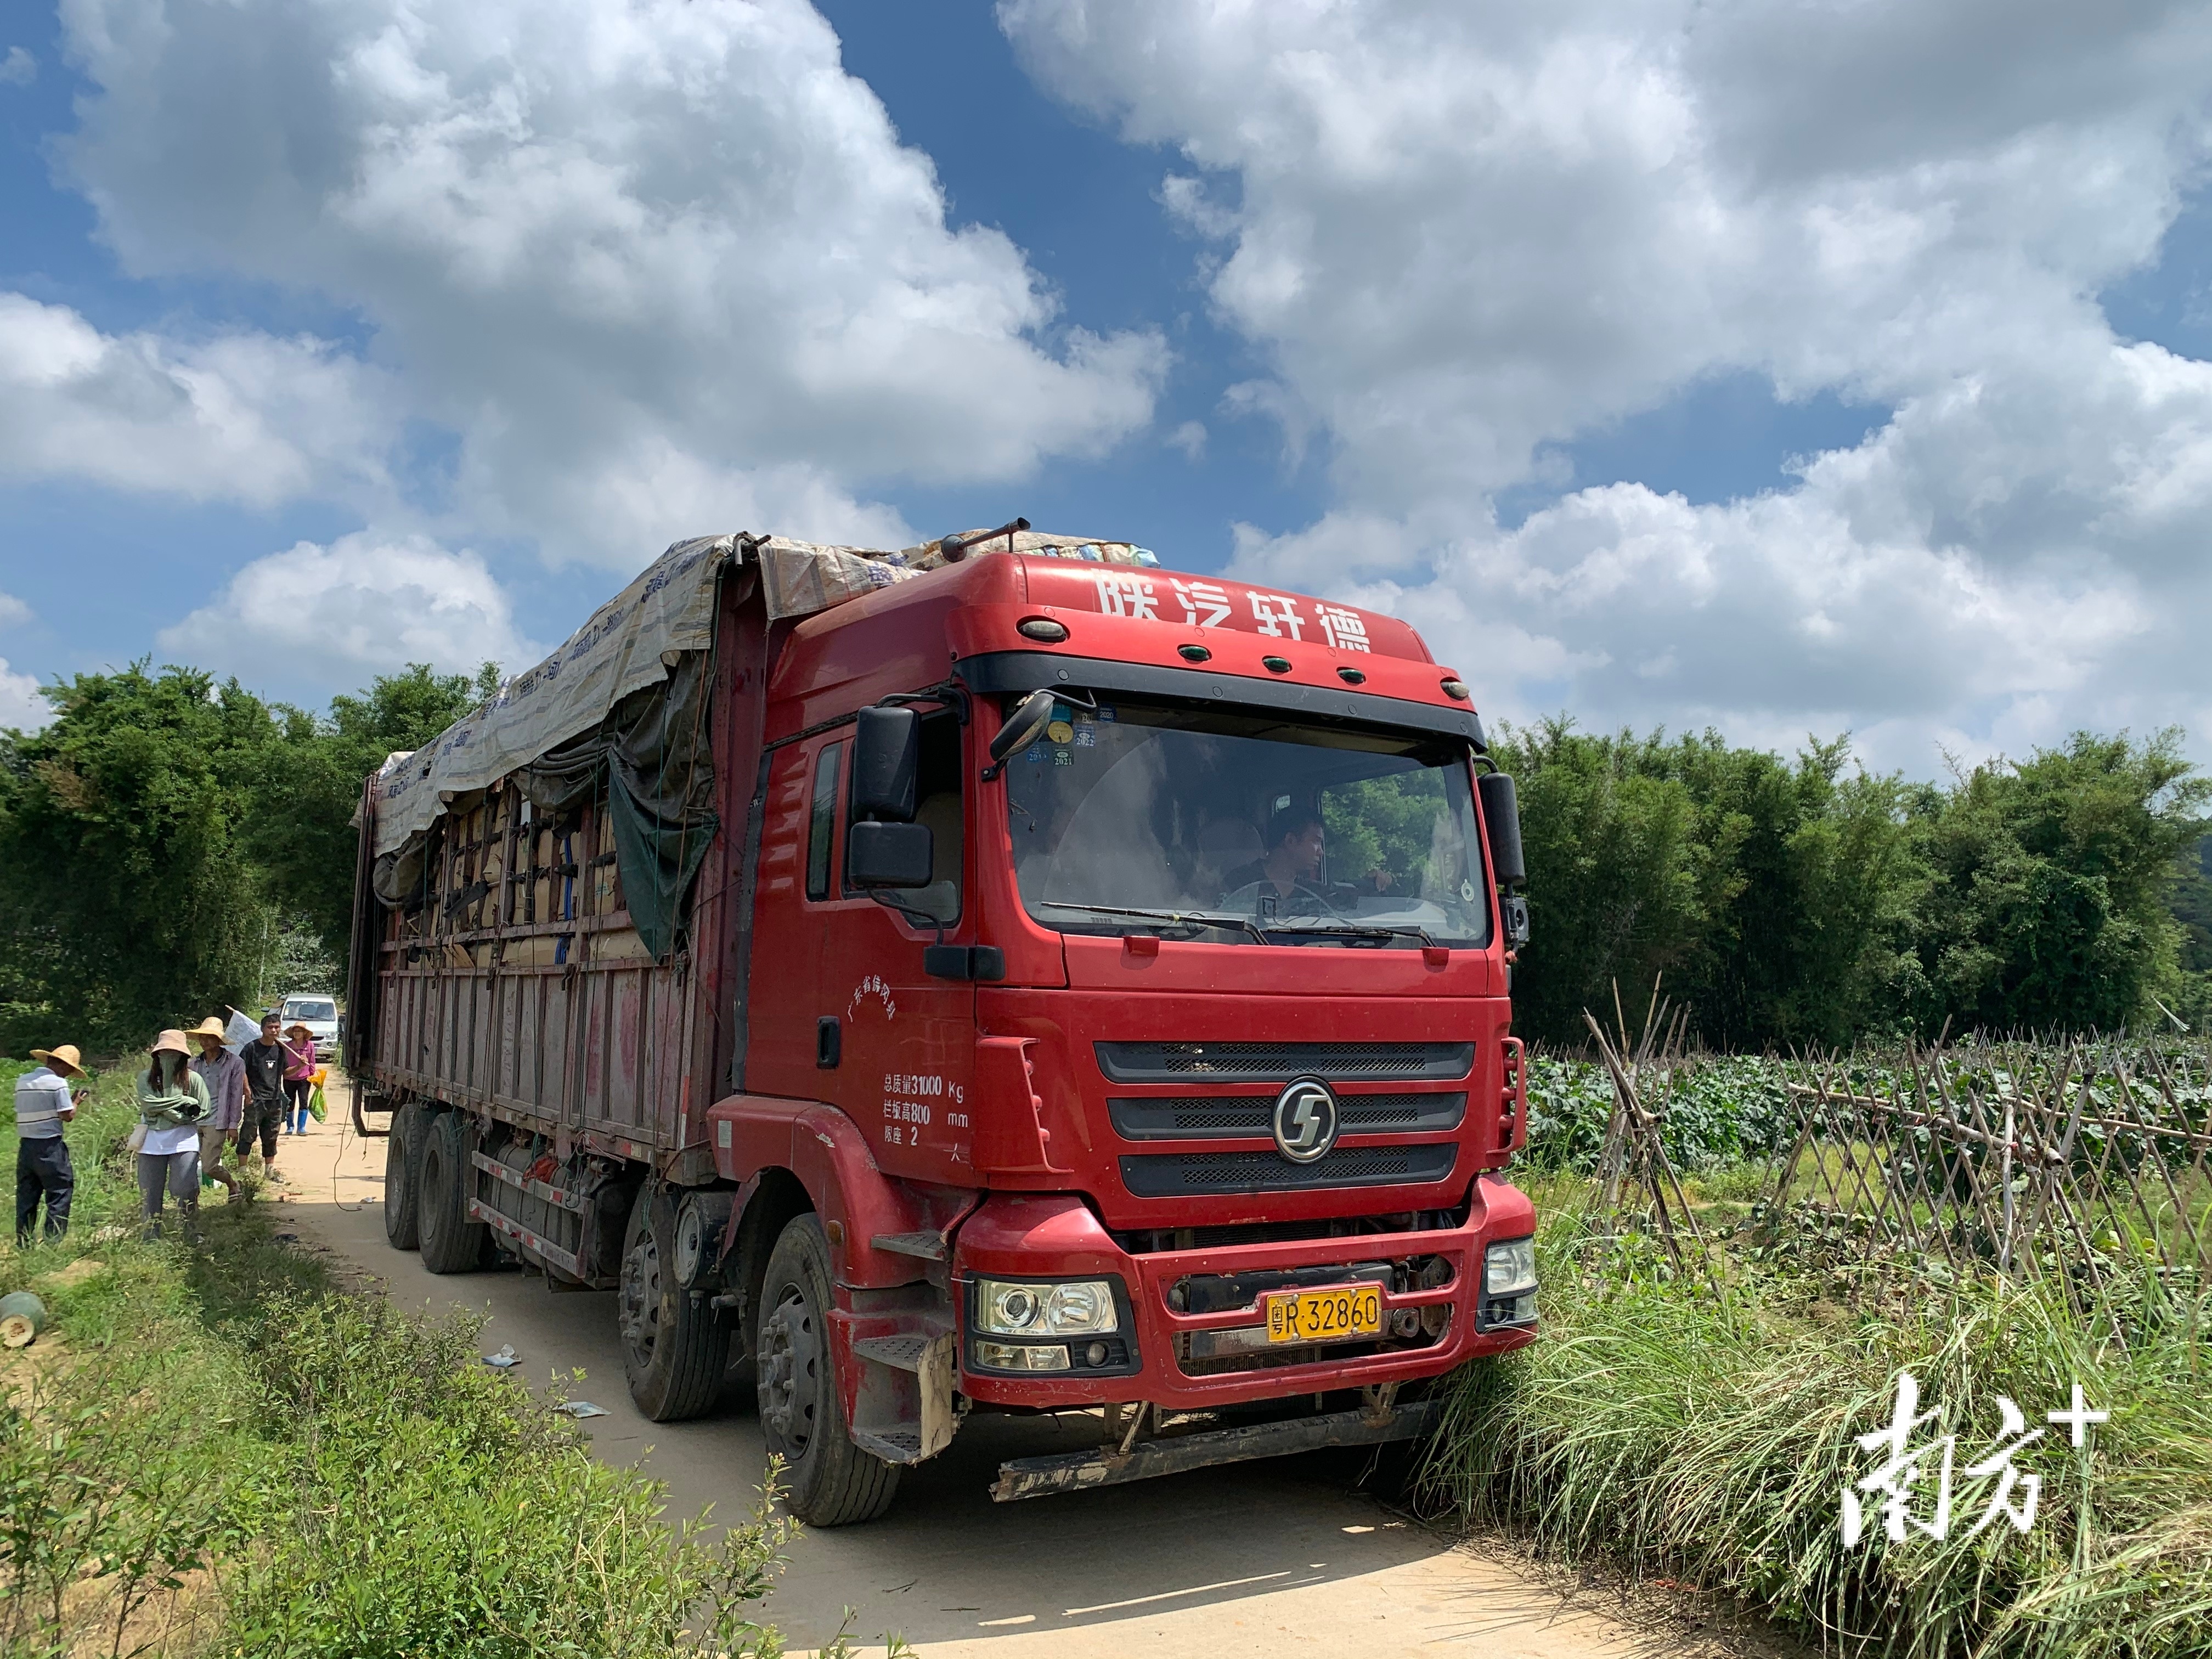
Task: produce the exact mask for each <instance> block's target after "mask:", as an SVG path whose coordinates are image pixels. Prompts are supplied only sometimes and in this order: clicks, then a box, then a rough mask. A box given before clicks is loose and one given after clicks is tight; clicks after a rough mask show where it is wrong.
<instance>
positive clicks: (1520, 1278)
mask: <svg viewBox="0 0 2212 1659" xmlns="http://www.w3.org/2000/svg"><path fill="white" fill-rule="evenodd" d="M1535 1288H1536V1241H1535V1240H1534V1239H1533V1238H1509V1239H1505V1240H1503V1241H1501V1242H1500V1243H1496V1244H1492V1246H1490V1247H1489V1249H1486V1250H1485V1251H1484V1252H1483V1253H1482V1293H1483V1294H1484V1295H1485V1296H1510V1295H1511V1294H1513V1292H1514V1291H1533V1290H1534V1289H1535Z"/></svg>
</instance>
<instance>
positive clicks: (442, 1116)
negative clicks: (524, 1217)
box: [416, 1112, 491, 1273]
mask: <svg viewBox="0 0 2212 1659" xmlns="http://www.w3.org/2000/svg"><path fill="white" fill-rule="evenodd" d="M416 1167H417V1168H418V1169H419V1170H421V1175H420V1176H419V1177H418V1179H417V1180H416V1191H417V1192H418V1193H419V1194H421V1199H420V1210H419V1212H418V1216H419V1219H418V1221H417V1224H416V1225H417V1226H418V1228H419V1230H420V1231H421V1234H422V1265H423V1266H424V1267H428V1269H429V1270H430V1271H431V1272H432V1273H467V1272H468V1271H469V1270H470V1269H471V1268H472V1267H477V1266H480V1265H481V1264H482V1262H483V1258H484V1252H485V1247H486V1244H487V1243H488V1242H489V1233H490V1231H491V1230H490V1229H489V1228H488V1227H486V1226H485V1225H484V1224H483V1222H481V1221H471V1220H470V1219H469V1188H471V1187H473V1186H474V1185H475V1184H476V1183H475V1182H473V1181H471V1180H470V1179H469V1153H468V1131H467V1126H466V1125H465V1123H464V1122H463V1121H462V1119H461V1115H460V1114H459V1112H441V1113H439V1114H438V1115H436V1116H435V1117H434V1118H432V1119H431V1120H430V1121H429V1122H428V1124H427V1125H426V1126H425V1129H424V1133H423V1135H422V1152H421V1153H420V1154H419V1156H418V1158H417V1160H416Z"/></svg>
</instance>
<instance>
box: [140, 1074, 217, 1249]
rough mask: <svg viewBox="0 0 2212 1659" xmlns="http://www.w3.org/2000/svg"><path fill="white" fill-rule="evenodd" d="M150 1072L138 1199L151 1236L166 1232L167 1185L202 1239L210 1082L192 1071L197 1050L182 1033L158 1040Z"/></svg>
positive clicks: (143, 1086) (143, 1085)
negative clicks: (204, 1123)
mask: <svg viewBox="0 0 2212 1659" xmlns="http://www.w3.org/2000/svg"><path fill="white" fill-rule="evenodd" d="M207 1115H208V1091H207V1085H206V1083H205V1082H204V1081H203V1080H202V1079H201V1078H200V1076H199V1074H198V1073H196V1072H194V1071H192V1070H191V1049H190V1048H188V1047H187V1046H186V1045H185V1034H184V1033H183V1032H182V1031H164V1032H162V1033H161V1036H157V1037H155V1039H154V1049H153V1053H152V1054H151V1055H149V1065H148V1066H147V1067H146V1073H145V1075H144V1076H143V1077H141V1078H140V1079H138V1125H139V1128H140V1131H141V1133H142V1134H143V1139H141V1140H140V1142H139V1144H138V1197H139V1200H140V1207H141V1208H142V1210H143V1212H144V1214H145V1218H146V1237H149V1238H159V1237H161V1201H162V1197H163V1192H164V1189H165V1188H166V1189H167V1195H168V1196H169V1197H172V1198H174V1199H175V1200H177V1208H178V1210H179V1212H181V1213H182V1214H183V1216H184V1220H185V1232H186V1233H187V1234H189V1235H191V1236H194V1237H197V1234H198V1232H199V1220H200V1121H201V1120H202V1119H203V1118H204V1117H206V1116H207Z"/></svg>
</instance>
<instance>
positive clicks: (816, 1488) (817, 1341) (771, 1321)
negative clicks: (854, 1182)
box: [757, 1215, 899, 1527]
mask: <svg viewBox="0 0 2212 1659" xmlns="http://www.w3.org/2000/svg"><path fill="white" fill-rule="evenodd" d="M834 1305H835V1304H834V1303H833V1302H832V1301H831V1299H830V1292H829V1243H828V1242H827V1241H826V1240H825V1239H823V1236H822V1224H821V1222H820V1221H818V1220H817V1219H816V1218H814V1217H813V1216H811V1215H802V1216H797V1217H794V1218H793V1219H792V1220H791V1222H790V1223H789V1224H788V1225H786V1226H785V1228H784V1230H783V1232H782V1235H781V1237H778V1238H777V1240H776V1241H775V1249H773V1250H771V1251H769V1258H768V1273H767V1274H766V1276H765V1277H764V1278H763V1279H762V1281H761V1293H760V1298H759V1306H760V1346H759V1349H758V1351H757V1367H758V1370H757V1376H758V1382H757V1389H758V1392H759V1395H760V1418H761V1437H762V1438H763V1440H764V1441H766V1442H767V1443H768V1449H769V1452H770V1453H771V1454H772V1455H775V1456H778V1457H781V1458H782V1459H783V1477H784V1481H785V1492H784V1502H785V1503H786V1504H788V1505H789V1506H790V1509H791V1512H792V1513H793V1515H795V1516H798V1517H799V1519H800V1520H802V1521H804V1522H806V1523H807V1524H808V1525H809V1526H814V1527H843V1526H849V1525H851V1524H852V1523H853V1522H856V1521H872V1520H874V1519H875V1518H876V1517H877V1516H879V1515H881V1514H883V1513H884V1510H888V1509H889V1508H890V1506H891V1499H892V1498H895V1497H896V1496H897V1495H898V1480H899V1470H898V1465H896V1463H886V1462H884V1460H883V1459H882V1458H880V1457H878V1456H877V1455H875V1454H874V1453H872V1452H868V1451H864V1450H862V1449H860V1447H858V1446H856V1445H854V1443H853V1436H852V1431H851V1425H849V1424H848V1423H847V1422H846V1420H845V1409H844V1407H843V1405H842V1402H841V1401H840V1398H839V1392H838V1389H837V1379H836V1375H835V1373H834V1371H833V1370H832V1360H831V1358H830V1348H829V1318H828V1315H829V1310H830V1308H831V1307H832V1306H834Z"/></svg>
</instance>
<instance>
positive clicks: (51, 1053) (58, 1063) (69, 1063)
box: [31, 1042, 84, 1077]
mask: <svg viewBox="0 0 2212 1659" xmlns="http://www.w3.org/2000/svg"><path fill="white" fill-rule="evenodd" d="M31 1058H32V1059H33V1060H37V1061H38V1062H39V1064H40V1065H41V1066H46V1068H47V1069H48V1070H50V1071H56V1072H66V1073H69V1074H70V1076H71V1077H82V1076H83V1075H84V1060H83V1059H82V1056H81V1055H79V1054H78V1053H77V1051H76V1044H75V1043H74V1042H64V1044H62V1046H61V1047H60V1048H33V1049H32V1050H31Z"/></svg>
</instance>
